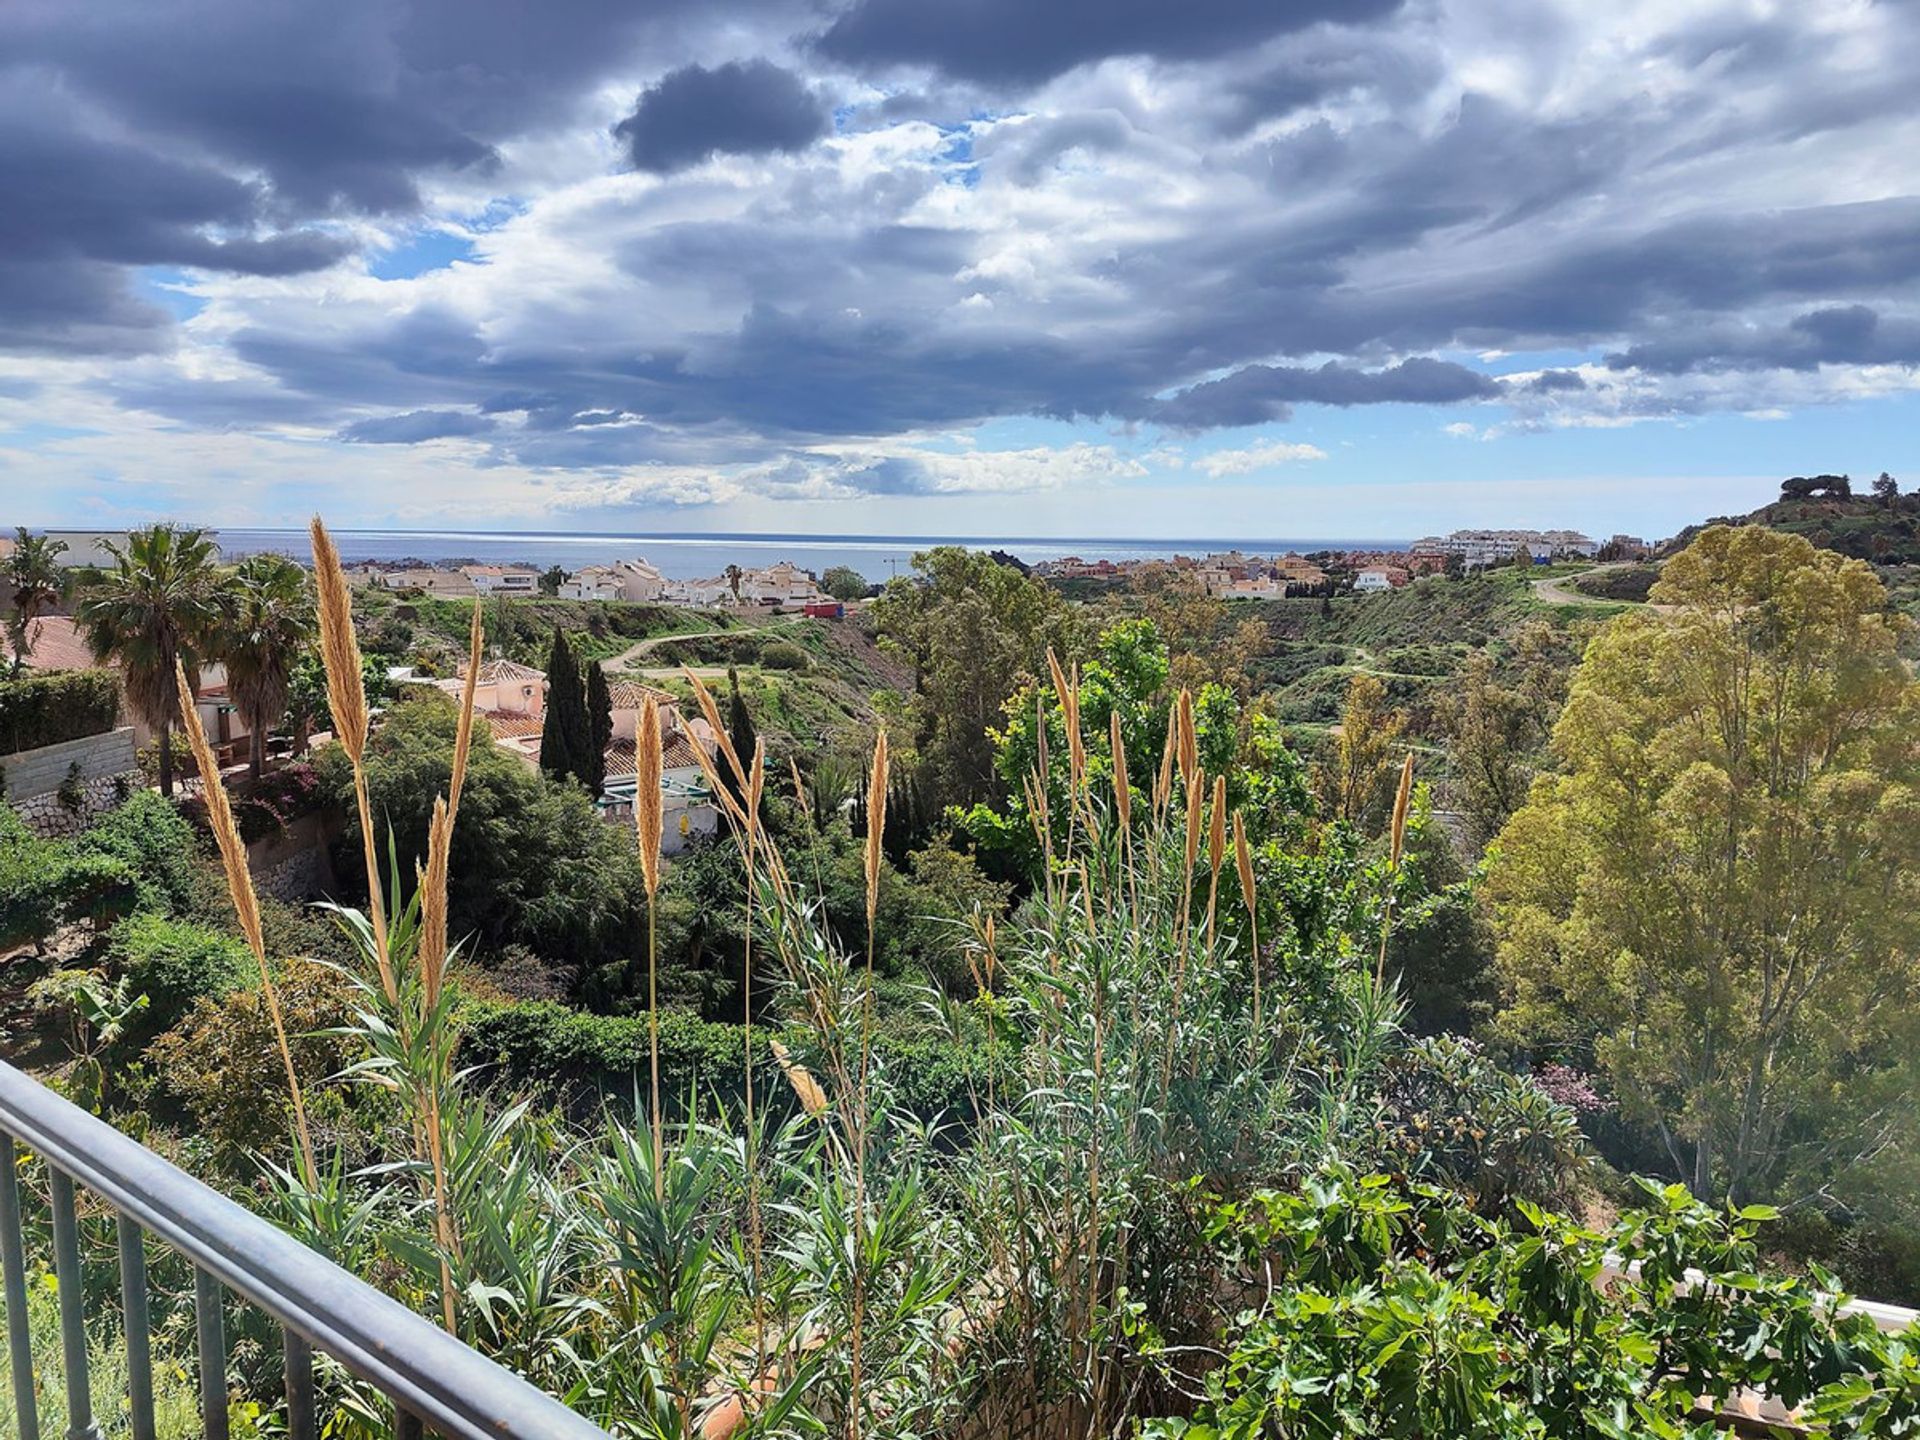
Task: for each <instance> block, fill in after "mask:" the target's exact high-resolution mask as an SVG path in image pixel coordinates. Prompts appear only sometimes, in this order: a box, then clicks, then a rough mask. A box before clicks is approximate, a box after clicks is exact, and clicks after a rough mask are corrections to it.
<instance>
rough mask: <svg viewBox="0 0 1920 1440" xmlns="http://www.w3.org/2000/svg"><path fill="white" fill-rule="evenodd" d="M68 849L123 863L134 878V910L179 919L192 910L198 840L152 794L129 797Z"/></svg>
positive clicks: (171, 809)
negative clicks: (136, 899)
mask: <svg viewBox="0 0 1920 1440" xmlns="http://www.w3.org/2000/svg"><path fill="white" fill-rule="evenodd" d="M73 844H74V849H75V850H76V851H77V852H79V853H81V854H85V855H99V856H105V857H110V858H112V859H115V860H119V861H121V862H122V863H123V864H125V866H126V867H127V869H128V870H129V871H130V872H131V873H132V874H133V875H134V876H136V877H137V879H138V884H139V906H138V908H140V909H142V910H161V911H164V912H166V913H168V914H179V913H181V912H182V911H185V910H186V909H188V908H189V907H190V906H191V905H192V903H193V899H194V895H195V891H196V888H197V882H196V872H197V871H198V869H199V862H200V858H201V854H202V851H201V848H200V841H199V837H198V836H196V835H195V833H194V830H193V827H192V826H191V825H190V824H188V823H187V820H186V818H185V817H184V816H182V815H181V813H180V812H179V811H178V810H176V809H175V808H174V806H173V803H172V802H171V801H169V800H165V799H163V798H162V797H160V796H159V795H156V794H154V793H153V792H152V791H150V790H141V791H136V792H135V793H134V794H132V795H130V796H128V797H127V802H126V803H125V804H124V805H121V806H119V807H118V808H117V809H113V810H109V811H108V812H106V814H104V815H102V816H101V817H100V818H99V819H98V820H96V821H94V823H93V824H92V826H90V827H89V828H88V829H87V831H86V832H85V833H84V834H82V835H80V836H79V837H77V838H76V839H75V840H74V842H73Z"/></svg>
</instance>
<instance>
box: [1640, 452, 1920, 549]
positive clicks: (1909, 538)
mask: <svg viewBox="0 0 1920 1440" xmlns="http://www.w3.org/2000/svg"><path fill="white" fill-rule="evenodd" d="M1709 525H1764V526H1766V528H1767V529H1769V530H1784V531H1786V532H1787V533H1788V534H1792V535H1801V536H1804V537H1805V538H1806V539H1808V540H1810V541H1812V542H1813V543H1814V544H1815V545H1818V546H1819V547H1820V548H1821V549H1823V550H1833V551H1837V552H1838V553H1839V554H1842V555H1848V556H1851V557H1852V558H1854V559H1856V560H1867V561H1871V562H1872V563H1874V564H1877V565H1920V492H1914V493H1910V494H1905V495H1903V494H1901V493H1900V483H1899V481H1897V480H1896V479H1894V477H1893V476H1891V475H1888V474H1885V473H1884V472H1883V473H1882V474H1881V475H1880V476H1879V477H1878V478H1877V479H1875V480H1873V481H1871V482H1870V483H1868V484H1866V485H1860V486H1856V485H1855V484H1854V482H1853V479H1852V477H1851V476H1847V475H1795V476H1793V477H1791V478H1790V479H1787V480H1783V481H1782V482H1781V484H1780V498H1779V499H1777V500H1775V501H1773V502H1771V503H1770V504H1767V505H1762V506H1761V507H1760V508H1759V509H1757V510H1754V511H1752V512H1750V513H1749V514H1746V515H1720V516H1715V517H1714V518H1713V519H1711V520H1705V521H1702V522H1701V523H1700V524H1698V525H1689V526H1688V527H1687V528H1686V529H1685V530H1682V531H1681V532H1680V533H1679V534H1678V535H1676V536H1674V538H1673V539H1672V540H1670V541H1668V542H1667V544H1666V546H1665V547H1664V553H1667V554H1672V553H1673V552H1674V551H1677V550H1683V549H1685V548H1686V546H1687V545H1688V544H1689V543H1690V542H1691V541H1692V539H1693V537H1694V536H1696V535H1698V534H1699V533H1700V532H1701V531H1702V530H1704V529H1706V528H1707V526H1709Z"/></svg>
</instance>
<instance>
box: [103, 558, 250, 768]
mask: <svg viewBox="0 0 1920 1440" xmlns="http://www.w3.org/2000/svg"><path fill="white" fill-rule="evenodd" d="M106 549H107V551H108V553H109V554H111V555H112V556H113V564H112V565H111V566H109V567H108V568H107V569H106V570H105V571H104V572H103V573H102V575H101V577H100V579H99V580H98V582H96V583H95V584H94V585H92V586H91V587H89V589H88V590H87V592H86V594H85V595H84V596H83V597H82V599H81V601H80V605H79V609H78V611H77V614H76V618H77V619H78V621H79V624H80V628H81V630H82V632H83V633H84V634H85V636H86V639H87V643H88V645H89V646H91V647H92V650H93V653H94V656H95V658H97V659H99V660H101V661H114V662H117V663H118V665H119V667H120V676H121V683H122V684H123V685H124V686H125V688H126V692H127V702H128V704H129V705H131V706H132V707H133V710H134V713H135V714H137V715H139V716H140V718H141V719H142V720H144V721H145V722H146V723H147V724H148V725H149V726H151V727H152V728H153V730H154V732H155V733H156V734H157V735H158V736H159V739H160V791H161V793H162V794H164V795H171V794H172V793H173V726H174V723H175V721H177V720H178V719H179V716H180V700H179V695H178V693H177V692H176V690H175V689H174V678H173V668H174V664H175V662H178V663H179V664H181V665H182V666H184V667H185V668H186V672H187V678H188V680H189V681H190V682H193V683H197V682H198V679H199V673H200V666H201V663H202V662H203V661H204V660H206V659H207V658H208V656H209V654H210V652H211V651H212V648H213V646H214V645H215V644H216V643H217V639H218V634H219V629H220V623H221V618H222V607H221V598H220V597H221V574H220V569H219V558H220V550H219V547H218V546H217V545H216V544H215V543H214V541H213V537H212V536H211V535H209V534H208V533H207V532H206V531H205V530H200V529H195V528H192V527H189V526H181V525H172V524H158V525H149V526H147V527H146V528H144V529H140V530H135V531H132V532H130V533H129V534H128V536H127V539H126V542H125V544H123V545H116V544H113V543H111V542H109V543H108V544H107V546H106Z"/></svg>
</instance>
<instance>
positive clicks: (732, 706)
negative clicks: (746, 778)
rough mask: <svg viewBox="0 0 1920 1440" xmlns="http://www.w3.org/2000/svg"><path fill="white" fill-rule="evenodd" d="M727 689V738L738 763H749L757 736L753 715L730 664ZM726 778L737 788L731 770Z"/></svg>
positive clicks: (739, 796)
mask: <svg viewBox="0 0 1920 1440" xmlns="http://www.w3.org/2000/svg"><path fill="white" fill-rule="evenodd" d="M727 690H728V698H727V739H728V740H729V741H730V742H732V745H733V753H734V754H736V755H738V756H739V757H740V763H741V764H742V765H751V764H752V763H753V751H754V747H755V746H756V745H757V744H758V743H759V737H758V736H757V735H756V734H755V733H754V729H753V715H752V712H750V711H749V710H748V709H747V698H746V696H744V695H742V694H741V693H740V676H739V674H738V673H737V672H736V671H735V670H734V668H733V667H732V666H731V665H729V666H728V667H727ZM726 779H727V782H728V784H729V785H731V786H735V787H736V788H737V786H738V783H739V782H737V781H735V780H734V779H733V776H732V772H731V771H729V772H727V775H726ZM735 798H736V799H741V800H744V799H745V798H746V797H745V796H742V795H738V794H736V796H735Z"/></svg>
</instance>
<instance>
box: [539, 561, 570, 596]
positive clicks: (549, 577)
mask: <svg viewBox="0 0 1920 1440" xmlns="http://www.w3.org/2000/svg"><path fill="white" fill-rule="evenodd" d="M566 583H567V572H566V571H564V570H562V569H561V568H560V567H559V566H558V565H550V566H548V567H547V568H546V570H544V571H543V572H541V575H540V593H541V594H542V595H558V594H559V593H560V587H561V586H562V585H564V584H566Z"/></svg>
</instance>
